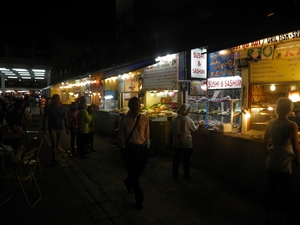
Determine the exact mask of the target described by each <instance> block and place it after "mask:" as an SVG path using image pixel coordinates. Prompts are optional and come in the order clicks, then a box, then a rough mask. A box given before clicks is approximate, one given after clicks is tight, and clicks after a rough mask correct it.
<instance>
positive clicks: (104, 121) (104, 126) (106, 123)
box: [94, 109, 115, 135]
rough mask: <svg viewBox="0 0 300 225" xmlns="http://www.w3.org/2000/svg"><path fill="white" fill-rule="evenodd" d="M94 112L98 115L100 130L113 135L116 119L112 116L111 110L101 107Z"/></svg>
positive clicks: (102, 132)
mask: <svg viewBox="0 0 300 225" xmlns="http://www.w3.org/2000/svg"><path fill="white" fill-rule="evenodd" d="M94 113H96V114H97V116H98V124H97V128H98V132H99V133H101V134H105V135H113V129H114V126H115V124H114V120H113V118H112V117H111V114H110V113H111V110H106V109H100V110H95V111H94Z"/></svg>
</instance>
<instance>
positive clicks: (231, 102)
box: [206, 98, 242, 132]
mask: <svg viewBox="0 0 300 225" xmlns="http://www.w3.org/2000/svg"><path fill="white" fill-rule="evenodd" d="M241 113H242V109H241V101H240V100H239V99H226V98H223V99H210V100H208V112H207V121H206V122H207V127H208V129H212V130H219V131H224V132H226V131H227V132H229V131H230V132H240V130H241V123H242V115H241ZM229 125H230V126H229ZM225 126H226V129H225ZM225 130H226V131H225Z"/></svg>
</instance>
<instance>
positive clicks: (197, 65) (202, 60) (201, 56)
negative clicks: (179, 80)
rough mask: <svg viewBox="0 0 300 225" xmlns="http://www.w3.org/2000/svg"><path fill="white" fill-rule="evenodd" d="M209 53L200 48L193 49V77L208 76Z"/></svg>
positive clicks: (204, 77)
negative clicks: (207, 58) (207, 60)
mask: <svg viewBox="0 0 300 225" xmlns="http://www.w3.org/2000/svg"><path fill="white" fill-rule="evenodd" d="M206 57H207V54H206V53H205V52H203V51H202V50H201V49H200V48H196V49H193V50H191V77H192V78H203V79H206V78H207V66H206V65H207V62H206Z"/></svg>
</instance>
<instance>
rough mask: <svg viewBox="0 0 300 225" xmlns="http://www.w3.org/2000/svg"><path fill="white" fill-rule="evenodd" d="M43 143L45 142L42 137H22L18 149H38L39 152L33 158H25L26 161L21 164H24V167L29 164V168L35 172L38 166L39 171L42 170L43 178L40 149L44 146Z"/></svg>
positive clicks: (42, 177) (25, 150)
mask: <svg viewBox="0 0 300 225" xmlns="http://www.w3.org/2000/svg"><path fill="white" fill-rule="evenodd" d="M42 144H43V140H42V139H40V138H34V139H31V138H22V139H21V141H20V145H19V150H18V151H23V152H27V151H31V150H32V149H36V150H37V152H36V154H35V156H34V158H33V159H31V160H24V162H23V163H22V165H20V166H22V167H26V166H29V168H30V169H31V170H32V172H34V173H35V171H36V167H37V166H38V167H39V171H40V176H41V180H43V179H44V175H43V170H42V165H41V160H40V158H39V155H40V151H41V148H42ZM18 154H20V153H18Z"/></svg>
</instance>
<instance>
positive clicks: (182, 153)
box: [172, 147, 193, 176]
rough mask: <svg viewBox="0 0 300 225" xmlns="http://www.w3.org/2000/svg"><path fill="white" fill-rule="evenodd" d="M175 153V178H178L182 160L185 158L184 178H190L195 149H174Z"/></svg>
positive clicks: (173, 171)
mask: <svg viewBox="0 0 300 225" xmlns="http://www.w3.org/2000/svg"><path fill="white" fill-rule="evenodd" d="M173 151H174V159H173V170H172V173H173V176H178V169H179V163H180V161H181V158H183V170H184V176H189V175H190V166H191V156H192V152H193V148H175V147H173Z"/></svg>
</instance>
